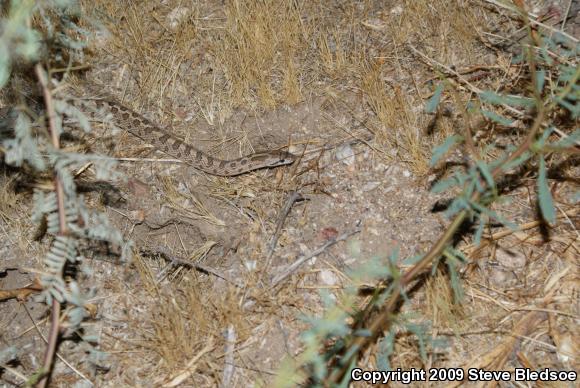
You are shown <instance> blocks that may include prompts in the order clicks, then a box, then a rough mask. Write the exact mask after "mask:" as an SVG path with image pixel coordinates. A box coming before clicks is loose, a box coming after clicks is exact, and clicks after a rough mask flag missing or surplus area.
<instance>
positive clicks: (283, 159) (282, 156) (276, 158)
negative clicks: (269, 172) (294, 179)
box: [268, 151, 296, 167]
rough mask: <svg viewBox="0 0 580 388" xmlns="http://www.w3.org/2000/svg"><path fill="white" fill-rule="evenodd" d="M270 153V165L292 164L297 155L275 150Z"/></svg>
mask: <svg viewBox="0 0 580 388" xmlns="http://www.w3.org/2000/svg"><path fill="white" fill-rule="evenodd" d="M270 155H271V161H270V162H269V165H268V167H276V166H284V165H286V164H292V163H294V161H295V160H296V155H294V154H291V153H290V152H286V151H274V152H270Z"/></svg>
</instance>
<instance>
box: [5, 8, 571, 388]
mask: <svg viewBox="0 0 580 388" xmlns="http://www.w3.org/2000/svg"><path fill="white" fill-rule="evenodd" d="M83 3H84V4H83V5H84V7H85V8H86V10H87V12H89V13H92V14H94V15H98V16H99V17H100V18H101V20H103V24H104V26H105V27H106V28H107V29H108V33H107V34H101V35H99V36H98V38H97V39H96V41H95V42H94V45H93V46H92V53H91V54H90V56H89V57H88V58H90V61H91V65H92V66H91V69H90V70H88V71H85V72H84V73H83V74H79V75H78V77H77V78H76V79H75V80H73V81H70V82H72V83H78V84H80V85H83V84H91V85H95V84H96V85H100V87H102V88H104V89H106V92H107V93H108V94H110V95H112V96H114V97H115V98H116V99H118V100H120V101H122V102H123V103H124V104H126V105H127V106H129V107H131V108H133V109H135V110H137V111H139V112H142V113H143V114H144V115H146V116H147V117H148V118H150V119H152V120H153V121H155V122H157V123H160V125H162V126H165V127H167V128H169V129H170V130H171V131H172V132H173V133H175V134H176V135H177V136H179V137H181V138H183V139H184V140H185V141H187V142H189V143H191V144H194V145H195V146H196V147H198V148H200V149H202V150H204V151H205V152H207V153H208V154H211V155H213V156H216V157H219V158H226V159H227V158H230V159H231V158H236V157H240V156H242V155H247V154H250V153H253V152H255V151H257V150H267V149H277V148H286V149H288V150H289V151H290V152H292V153H294V154H295V155H297V156H299V158H298V160H297V161H296V162H295V163H294V164H293V165H291V166H285V167H280V168H276V169H265V170H260V171H256V172H252V173H249V174H244V175H241V176H237V177H231V178H222V177H214V176H210V175H207V174H205V173H203V172H200V171H198V170H196V169H195V168H193V167H191V166H188V165H187V164H185V163H181V162H179V161H176V160H173V158H171V157H169V156H167V155H165V154H163V153H162V152H160V151H157V150H154V149H152V148H151V147H150V146H148V145H147V144H144V143H143V142H142V141H140V140H139V139H137V138H135V137H133V136H131V135H130V134H128V133H124V132H121V131H118V130H117V129H115V128H114V126H112V125H110V124H109V123H97V122H95V123H92V124H93V132H91V133H90V134H87V135H81V134H80V132H78V131H75V130H74V129H71V130H72V131H73V132H74V133H75V134H76V133H77V132H78V133H79V135H78V136H79V137H80V140H79V142H77V143H76V144H78V143H80V144H82V147H83V148H84V149H85V150H86V151H90V152H96V153H100V154H105V155H109V156H112V157H116V158H119V170H120V171H121V172H122V173H123V174H124V175H125V176H126V177H127V179H126V180H119V181H115V182H96V179H95V175H94V172H93V171H92V170H91V169H90V168H89V169H87V170H86V171H85V172H83V174H82V176H80V177H79V187H81V188H82V189H83V190H84V191H85V196H86V198H87V201H88V202H89V204H90V206H92V207H94V208H95V209H99V210H100V211H102V212H103V213H105V214H106V215H107V216H108V217H109V219H110V220H111V221H112V223H113V225H114V226H115V227H116V228H118V229H119V230H120V231H121V232H122V234H123V236H124V237H125V238H126V239H130V240H132V241H134V248H135V255H134V256H133V258H132V260H131V262H128V263H121V262H119V261H118V252H116V251H114V249H112V250H111V249H110V247H106V246H101V245H99V244H95V245H94V246H91V247H89V249H88V252H90V253H91V254H90V255H89V256H87V257H86V258H85V260H84V264H83V265H85V266H86V267H88V268H89V269H90V271H88V272H87V273H91V275H90V276H89V275H86V274H83V275H81V279H80V282H81V284H82V285H83V287H84V288H85V289H86V290H87V292H90V293H91V295H93V297H92V298H91V299H90V300H88V306H89V311H90V312H91V314H92V315H91V316H90V317H89V319H88V325H87V327H86V328H85V331H83V332H79V333H75V334H72V335H71V336H70V337H69V338H64V339H63V341H62V344H61V346H60V347H59V359H58V360H57V361H56V364H55V371H54V373H53V378H52V384H53V386H73V385H74V384H76V385H75V386H91V384H94V385H96V386H103V387H105V386H107V387H108V386H110V387H117V386H183V387H189V386H191V387H200V386H217V385H221V386H223V387H245V386H250V385H257V386H268V385H269V384H270V383H271V382H272V381H273V380H274V378H275V376H276V374H277V373H278V368H279V367H280V365H281V361H282V360H283V359H286V358H289V359H292V358H294V357H296V356H297V355H298V354H299V353H300V352H301V351H302V350H303V347H302V343H301V342H300V333H301V332H303V331H304V330H305V329H307V328H308V324H307V322H306V321H305V320H304V319H303V317H304V316H314V317H316V316H320V315H321V314H322V312H323V298H321V292H328V293H330V295H332V298H334V299H335V300H338V299H339V298H338V296H339V295H340V294H341V293H342V291H343V289H344V288H345V287H349V286H353V284H352V279H351V277H350V275H349V274H350V273H352V272H353V271H356V270H357V269H358V268H360V267H361V266H362V265H363V264H364V263H366V262H368V261H369V260H376V261H377V262H378V263H384V265H385V266H387V265H389V263H390V260H391V258H392V257H396V260H395V262H396V263H397V265H398V266H399V268H400V269H401V270H404V269H406V268H408V267H409V266H410V264H409V263H408V262H403V259H405V258H408V257H412V256H415V255H417V254H420V253H423V252H425V251H426V250H427V249H428V248H429V247H430V246H431V245H432V244H433V243H434V241H436V240H437V239H438V238H439V236H440V235H441V233H442V232H443V231H444V230H445V229H446V227H447V224H448V220H447V219H446V218H445V217H444V216H443V215H442V212H441V211H440V208H441V206H442V204H445V203H446V200H448V199H449V198H450V196H443V195H435V194H431V193H430V192H429V189H430V188H431V186H432V184H433V182H434V181H435V180H436V179H438V178H440V176H441V175H443V174H444V173H445V171H440V170H429V168H428V162H429V157H430V149H431V148H432V147H433V145H434V144H439V143H441V142H442V140H443V139H444V138H445V137H446V136H448V135H450V134H453V133H454V131H456V130H457V128H456V125H457V115H459V114H458V113H457V112H456V111H452V109H450V111H451V113H449V112H447V113H449V114H448V115H447V114H444V115H442V116H437V117H436V118H435V117H434V116H432V115H428V114H426V113H425V112H424V105H425V102H426V100H427V99H428V98H429V97H430V96H431V95H432V88H431V85H432V83H431V81H432V77H433V72H432V68H430V67H429V66H428V65H427V64H425V62H424V61H422V59H421V57H420V56H418V55H416V54H414V51H413V50H412V48H410V47H409V46H413V48H415V49H417V50H419V51H421V52H425V53H426V55H427V56H429V57H432V58H435V59H436V60H437V61H439V62H442V63H447V64H449V65H453V66H455V68H457V69H467V68H470V67H472V66H475V65H480V66H482V67H483V68H485V69H486V70H485V71H484V72H483V73H481V74H479V75H480V76H481V78H477V79H476V78H475V77H474V79H473V80H472V81H471V82H474V83H477V82H480V83H478V85H479V86H480V87H482V88H483V87H489V88H492V89H493V88H495V87H499V85H501V82H502V77H504V76H505V77H508V74H509V65H508V64H509V55H508V54H504V53H502V52H501V51H497V50H495V51H492V50H489V49H488V48H487V47H486V46H485V45H484V44H482V43H481V41H480V36H479V35H478V34H481V31H480V27H481V29H482V30H485V31H493V32H494V33H498V34H499V30H496V29H498V28H499V26H503V24H502V23H507V24H510V23H512V21H511V19H510V21H507V22H506V21H505V20H503V19H502V17H504V16H502V15H500V14H498V11H497V10H496V11H492V10H490V9H489V8H490V7H491V5H490V3H491V2H462V1H452V2H446V1H436V2H434V3H433V4H431V2H429V1H411V2H406V1H404V2H391V1H387V2H381V1H366V2H342V1H333V2H325V1H312V2H304V3H303V2H292V1H288V2H287V1H275V2H251V1H250V2H244V1H229V2H226V3H225V4H224V3H223V2H219V1H210V0H208V1H201V2H194V3H190V2H185V3H184V2H180V1H173V0H169V1H163V2H156V1H151V2H142V3H139V2H137V3H136V2H124V1H123V2H111V1H107V0H104V1H96V2H94V4H93V3H91V4H89V3H88V2H83ZM448 3H449V4H448ZM485 42H486V43H487V40H485ZM482 74H483V75H482ZM456 98H459V97H457V96H456ZM449 102H450V101H446V103H449ZM112 122H113V123H114V118H113V120H112ZM71 127H72V128H74V124H71ZM479 135H481V136H482V137H483V138H485V137H486V136H491V135H490V134H489V133H488V132H485V131H484V130H482V134H481V133H478V136H479ZM482 146H483V142H482ZM449 162H450V163H451V162H453V163H456V164H457V163H460V162H461V159H460V158H458V157H456V155H453V156H451V157H450V159H449ZM3 168H4V170H3V173H2V176H1V178H0V179H1V180H2V182H1V183H2V185H3V187H4V189H3V190H2V193H1V194H0V195H2V196H3V197H2V199H1V200H2V207H1V212H0V227H1V229H0V230H1V231H2V238H3V243H2V244H1V245H0V257H2V262H1V264H0V290H12V289H18V288H21V287H24V286H25V285H27V284H32V287H34V281H35V278H36V274H37V272H38V271H39V269H40V268H41V264H40V263H41V260H42V257H43V254H44V253H45V249H47V248H46V247H47V243H46V237H45V238H44V239H42V237H41V238H40V239H39V240H34V239H33V236H34V235H35V234H36V232H37V231H36V228H37V226H36V225H33V224H32V223H31V222H30V221H29V217H28V215H29V213H30V210H29V201H30V190H29V189H28V190H27V189H25V188H24V189H23V188H22V182H21V181H20V180H21V179H22V177H21V176H19V175H16V176H15V174H14V172H13V171H11V170H8V169H6V168H5V167H3ZM574 168H575V169H572V170H566V171H567V172H566V174H569V175H571V176H573V175H574V173H576V176H578V175H577V173H578V171H577V167H574ZM24 179H25V178H24ZM533 184H534V183H533V182H530V185H533ZM573 185H574V182H573V181H570V182H563V183H562V184H561V187H558V193H559V194H558V196H557V200H558V201H559V202H558V203H559V204H560V206H561V209H560V210H561V213H560V216H561V218H560V223H559V224H558V226H557V227H556V228H554V229H553V230H552V232H550V233H551V234H550V236H549V238H548V237H547V236H546V235H544V234H542V231H541V229H540V228H539V227H538V224H537V223H536V224H533V222H534V221H535V220H536V219H537V212H536V208H535V203H534V198H533V196H532V195H531V194H530V193H531V192H533V190H534V187H533V186H529V185H528V184H527V183H526V182H524V183H523V184H522V185H521V186H522V187H521V188H519V189H518V190H514V191H512V192H510V193H509V198H510V200H511V202H509V203H504V204H501V205H500V206H498V211H502V212H506V213H507V214H511V215H516V214H517V218H516V221H517V222H519V223H520V225H521V226H523V228H522V229H521V230H520V231H518V232H515V233H513V232H509V231H508V232H505V230H504V229H503V228H494V229H493V230H486V235H488V237H489V236H490V235H493V234H494V233H502V232H504V234H503V235H501V236H497V239H496V240H494V241H492V240H486V241H487V242H486V243H485V244H484V245H483V246H482V247H479V248H475V247H473V246H471V245H470V244H471V241H463V242H462V244H460V245H461V247H462V248H463V249H464V250H465V252H467V253H466V255H467V256H468V257H469V259H470V260H471V261H470V264H469V265H467V266H465V267H464V268H463V269H462V272H461V275H462V284H463V291H464V293H465V299H464V303H463V304H457V303H456V301H455V300H454V294H453V291H452V289H451V287H450V286H449V279H448V277H449V274H448V273H447V272H446V271H445V270H444V269H441V267H440V269H438V270H436V271H434V276H432V277H430V278H429V279H428V280H426V281H425V284H424V286H423V287H419V289H418V291H417V292H415V293H414V294H412V295H409V297H410V299H411V300H410V303H409V304H408V305H406V306H405V307H404V309H403V312H404V313H408V314H409V316H413V317H415V318H413V319H417V321H418V322H428V323H429V324H430V325H431V327H432V330H433V331H432V337H433V338H436V337H437V339H438V340H440V341H441V345H440V346H439V347H433V348H430V352H429V354H428V357H427V359H422V358H421V355H420V353H421V350H420V346H419V344H418V343H417V341H416V339H413V338H410V337H404V338H398V339H396V341H395V344H394V346H395V352H394V356H393V357H392V359H391V361H390V362H391V365H392V366H393V367H394V368H397V367H400V368H403V369H410V368H411V367H415V368H422V369H428V368H430V367H449V368H457V367H466V366H468V365H476V364H478V363H480V364H481V365H482V367H483V366H485V367H486V368H487V369H493V368H492V366H493V362H492V361H491V360H494V357H495V358H496V359H497V358H499V357H500V356H501V357H506V359H504V362H503V363H499V361H497V362H498V364H497V365H498V368H500V369H510V368H514V367H518V366H521V365H528V366H530V365H531V366H532V367H534V368H536V367H537V368H540V367H541V368H545V367H550V368H555V369H574V368H576V370H577V369H578V361H577V356H578V352H577V345H575V344H573V343H574V341H573V338H575V337H577V336H578V325H577V323H576V320H577V318H578V308H577V296H578V287H577V280H578V279H577V272H576V269H577V266H578V257H579V255H578V246H577V243H578V240H577V230H576V229H575V228H577V225H578V224H577V220H578V218H577V214H576V213H574V212H573V211H572V212H571V209H572V208H573V203H574V200H573V198H572V197H573V188H571V187H573ZM17 189H18V190H20V191H17ZM554 189H555V190H556V188H554ZM576 189H577V187H576ZM293 196H294V197H293ZM289 199H291V201H290V202H289ZM285 206H286V207H287V209H286V210H287V211H285V210H284V208H285ZM563 214H567V215H566V216H563ZM40 235H41V236H42V234H40ZM337 238H339V240H340V241H338V242H336V243H333V242H334V240H335V239H337ZM546 239H548V240H546ZM298 262H299V263H300V265H296V263H298ZM293 265H294V266H293ZM354 286H358V287H364V286H366V285H365V284H354ZM21 292H26V291H25V290H23V291H21ZM548 294H549V295H557V296H558V298H556V302H554V303H553V304H552V305H550V306H549V307H546V308H545V309H543V310H541V309H540V310H538V309H536V308H535V307H534V302H535V301H537V300H538V299H540V298H546V297H547V295H548ZM19 295H20V294H19ZM21 296H23V295H21ZM574 299H575V302H576V305H575V306H574V305H573V304H572V303H571V302H572V300H574ZM361 306H362V301H361ZM532 312H536V313H537V314H539V315H537V316H536V315H534V316H530V317H528V316H527V315H526V314H531V313H532ZM48 315H49V309H48V307H47V306H46V305H45V304H42V303H38V302H36V301H35V300H34V299H33V298H28V299H26V300H25V301H24V298H23V300H19V299H16V298H11V299H9V300H6V301H3V302H2V303H1V304H0V327H1V328H2V330H1V335H0V338H1V344H2V345H1V346H0V348H3V347H8V346H15V347H16V349H17V353H18V355H19V357H18V360H19V361H18V364H15V365H12V366H11V367H12V368H14V370H16V371H19V373H22V374H23V375H27V376H28V375H30V374H31V373H33V372H34V371H35V370H37V369H38V368H40V366H41V364H42V354H43V352H44V349H45V342H44V340H43V339H42V337H41V333H42V334H43V335H44V333H46V332H47V330H48V325H49V323H48V322H47V321H48V320H47V317H48ZM525 319H529V320H528V321H525ZM522 320H524V323H523V325H524V326H525V325H528V326H526V329H522V328H521V325H522ZM518 325H520V326H518ZM512 332H515V333H516V334H517V335H519V336H520V337H519V339H520V340H521V342H518V344H517V346H516V345H515V344H514V343H512V342H510V341H513V337H512V336H511V334H510V333H512ZM89 334H90V336H91V338H84V336H87V337H88V336H89ZM92 337H94V338H92ZM89 343H90V344H91V346H89ZM566 346H571V349H572V350H569V353H570V356H569V357H568V358H562V356H561V354H562V352H563V351H564V353H565V349H564V348H565V347H566ZM562 349H564V350H562ZM566 349H567V348H566ZM96 350H98V351H99V352H96ZM101 352H102V353H101ZM487 361H489V362H488V363H486V362H487ZM361 364H364V365H361V367H363V368H365V369H377V368H378V366H377V360H376V358H374V356H369V357H367V358H365V359H364V361H363V362H362V363H361ZM490 365H491V366H490ZM0 377H1V378H2V379H3V384H6V386H13V385H17V384H19V383H21V382H22V381H20V380H19V379H18V377H17V376H16V375H14V374H10V373H7V372H4V373H2V375H1V376H0ZM361 386H362V385H361Z"/></svg>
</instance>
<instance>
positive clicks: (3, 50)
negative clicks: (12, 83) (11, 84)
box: [0, 39, 10, 89]
mask: <svg viewBox="0 0 580 388" xmlns="http://www.w3.org/2000/svg"><path fill="white" fill-rule="evenodd" d="M9 76H10V51H8V47H7V46H6V43H5V42H4V40H3V39H0V89H2V88H3V87H4V85H6V82H7V81H8V77H9Z"/></svg>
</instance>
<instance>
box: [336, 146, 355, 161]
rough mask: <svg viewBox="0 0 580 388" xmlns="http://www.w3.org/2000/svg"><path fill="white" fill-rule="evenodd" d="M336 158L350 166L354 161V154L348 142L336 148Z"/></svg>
mask: <svg viewBox="0 0 580 388" xmlns="http://www.w3.org/2000/svg"><path fill="white" fill-rule="evenodd" d="M336 160H338V161H340V162H342V163H344V164H346V165H347V166H352V165H353V164H354V162H355V154H354V151H353V149H352V147H351V146H350V145H348V144H346V145H343V146H341V147H339V148H338V149H337V150H336Z"/></svg>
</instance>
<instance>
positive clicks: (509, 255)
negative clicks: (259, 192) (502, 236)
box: [495, 248, 526, 269]
mask: <svg viewBox="0 0 580 388" xmlns="http://www.w3.org/2000/svg"><path fill="white" fill-rule="evenodd" d="M495 258H496V260H497V261H498V263H500V264H501V265H502V266H504V267H505V268H509V269H518V268H524V266H525V265H526V256H524V254H523V253H522V252H520V251H519V250H517V251H516V250H513V251H508V250H505V249H502V248H500V249H498V250H497V251H496V253H495Z"/></svg>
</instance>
